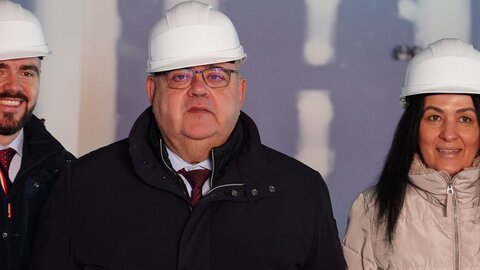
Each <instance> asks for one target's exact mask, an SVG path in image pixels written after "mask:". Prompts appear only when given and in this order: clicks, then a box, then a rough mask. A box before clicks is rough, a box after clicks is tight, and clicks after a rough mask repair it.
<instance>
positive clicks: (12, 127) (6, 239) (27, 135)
mask: <svg viewBox="0 0 480 270" xmlns="http://www.w3.org/2000/svg"><path fill="white" fill-rule="evenodd" d="M0 36H1V37H3V38H2V41H1V44H0V183H1V189H0V269H2V270H3V269H5V270H22V269H26V268H27V267H28V264H29V261H30V253H31V247H32V242H33V238H34V236H35V231H36V227H37V221H38V217H39V213H40V210H41V207H42V205H43V202H44V201H45V198H46V197H47V195H48V193H49V191H50V189H51V187H52V186H53V183H54V182H55V181H56V179H57V175H58V174H59V172H60V171H61V170H62V169H63V167H65V165H66V164H68V163H70V162H71V161H72V160H73V159H74V157H73V155H72V154H70V153H69V152H67V151H66V150H65V149H64V148H63V146H62V145H61V144H60V143H59V142H58V141H57V140H56V139H55V138H54V137H53V136H52V135H50V133H49V132H48V131H47V130H46V129H45V126H44V124H43V120H40V119H38V118H37V117H35V116H34V115H33V113H32V112H33V109H34V108H35V104H36V102H37V97H38V88H39V84H40V69H41V59H42V58H43V57H45V56H46V55H48V54H50V50H49V49H48V46H47V43H46V42H45V39H44V36H43V31H42V28H41V26H40V23H39V22H38V20H37V18H35V16H34V15H33V14H32V13H31V12H29V11H28V10H25V9H23V8H22V7H21V6H20V5H18V4H15V3H13V2H10V1H1V2H0Z"/></svg>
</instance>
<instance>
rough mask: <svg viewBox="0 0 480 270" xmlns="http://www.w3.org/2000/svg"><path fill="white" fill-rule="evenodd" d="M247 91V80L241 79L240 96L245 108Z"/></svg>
mask: <svg viewBox="0 0 480 270" xmlns="http://www.w3.org/2000/svg"><path fill="white" fill-rule="evenodd" d="M246 91H247V80H246V79H245V78H241V79H240V82H239V91H238V94H239V95H240V96H239V100H240V104H241V105H242V106H243V102H244V101H245V92H246Z"/></svg>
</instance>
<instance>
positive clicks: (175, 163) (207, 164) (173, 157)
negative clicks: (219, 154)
mask: <svg viewBox="0 0 480 270" xmlns="http://www.w3.org/2000/svg"><path fill="white" fill-rule="evenodd" d="M166 148H167V152H168V159H169V160H170V163H171V164H172V167H173V169H174V170H175V171H177V172H178V171H179V170H181V169H185V171H192V170H198V169H208V170H210V171H211V170H212V161H211V160H210V159H207V160H204V161H202V162H199V163H196V164H190V163H188V162H186V161H185V160H183V159H182V158H181V157H179V156H178V155H177V154H175V153H174V152H173V151H172V150H170V149H169V148H168V147H166ZM179 175H180V177H181V178H182V180H183V183H185V186H186V187H187V191H188V196H192V186H191V185H190V183H189V182H188V180H187V179H186V178H185V177H184V176H183V175H181V174H179ZM209 180H210V179H207V181H205V184H203V187H202V195H205V194H207V192H208V191H209V190H210V189H211V188H212V187H211V186H210V181H209Z"/></svg>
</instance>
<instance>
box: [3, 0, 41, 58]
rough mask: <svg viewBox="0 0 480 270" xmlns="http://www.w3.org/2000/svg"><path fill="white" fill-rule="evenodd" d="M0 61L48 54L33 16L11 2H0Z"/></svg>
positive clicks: (38, 24) (37, 22)
mask: <svg viewBox="0 0 480 270" xmlns="http://www.w3.org/2000/svg"><path fill="white" fill-rule="evenodd" d="M0 37H1V38H2V41H1V42H0V60H8V59H18V58H28V57H43V56H46V55H48V54H50V50H49V49H48V45H47V42H45V38H44V36H43V31H42V26H41V25H40V22H39V21H38V20H37V18H36V17H35V15H33V14H32V13H31V12H30V11H28V10H26V9H24V8H22V6H20V5H19V4H16V3H13V2H11V1H0Z"/></svg>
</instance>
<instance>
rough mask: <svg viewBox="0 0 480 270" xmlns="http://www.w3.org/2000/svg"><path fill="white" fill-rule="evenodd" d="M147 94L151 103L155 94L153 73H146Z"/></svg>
mask: <svg viewBox="0 0 480 270" xmlns="http://www.w3.org/2000/svg"><path fill="white" fill-rule="evenodd" d="M146 89H147V96H148V101H149V102H150V104H153V97H154V96H155V89H156V81H155V75H152V74H150V75H148V77H147V82H146Z"/></svg>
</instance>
